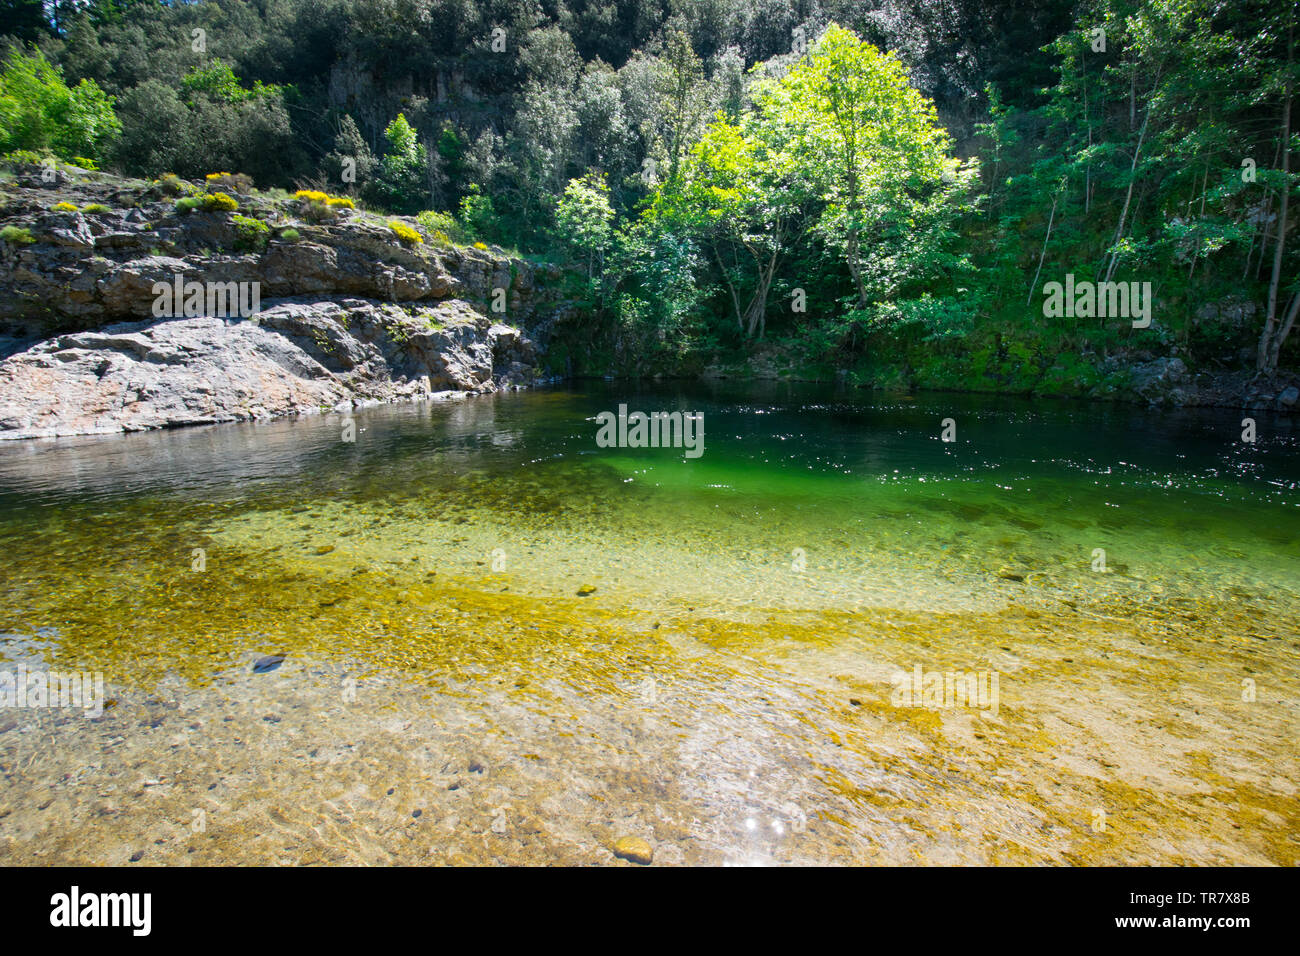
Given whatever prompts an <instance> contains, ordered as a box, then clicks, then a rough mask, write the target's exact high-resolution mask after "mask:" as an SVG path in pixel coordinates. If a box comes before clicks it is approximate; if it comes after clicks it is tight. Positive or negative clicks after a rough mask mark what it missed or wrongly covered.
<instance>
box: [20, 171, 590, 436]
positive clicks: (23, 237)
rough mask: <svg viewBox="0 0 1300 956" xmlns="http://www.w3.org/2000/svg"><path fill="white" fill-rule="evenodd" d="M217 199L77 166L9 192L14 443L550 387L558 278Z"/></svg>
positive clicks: (268, 205) (250, 201) (384, 231)
mask: <svg viewBox="0 0 1300 956" xmlns="http://www.w3.org/2000/svg"><path fill="white" fill-rule="evenodd" d="M212 193H213V190H212V188H211V185H210V184H209V186H208V188H207V190H206V191H205V190H204V189H203V188H202V187H200V186H198V185H196V184H186V183H181V182H179V181H177V180H175V179H171V180H169V181H164V182H161V183H147V182H140V181H130V180H121V179H116V178H114V177H111V176H107V175H105V174H101V173H94V172H88V171H83V170H77V169H75V168H70V167H63V166H59V167H57V168H56V169H42V168H40V167H36V166H27V167H20V168H18V169H17V171H16V173H15V174H14V175H13V176H12V178H10V179H8V180H7V181H4V182H0V202H3V207H2V208H0V438H28V437H38V436H56V435H76V434H91V433H102V432H116V431H132V430H139V429H147V428H164V427H171V426H179V425H190V424H206V423H215V422H227V421H239V420H248V419H258V418H268V417H273V416H277V415H285V414H294V413H304V412H311V411H317V410H321V409H334V408H341V407H349V406H351V405H353V404H358V403H365V402H376V401H395V400H410V399H418V398H422V397H427V396H435V395H437V394H438V393H442V392H449V391H472V392H485V391H493V390H495V389H498V388H503V387H522V386H526V385H529V384H531V383H533V382H535V381H537V380H538V378H539V377H540V376H542V375H543V374H544V373H543V371H542V369H541V365H540V361H539V352H538V347H537V344H536V341H537V340H542V341H544V339H545V334H546V329H547V328H548V327H549V324H550V322H551V321H552V319H553V318H554V317H555V315H556V314H557V313H561V312H563V310H564V308H565V306H564V303H563V301H562V299H561V296H560V292H559V289H560V285H561V280H562V279H563V276H562V275H561V273H560V270H559V269H558V268H556V267H550V266H537V265H534V264H533V263H530V262H528V261H526V260H523V259H519V258H513V257H510V256H508V255H506V254H505V253H504V252H502V251H501V250H497V249H489V248H486V247H481V248H467V247H463V246H455V245H452V244H451V243H448V242H446V241H443V242H437V241H436V237H432V236H429V237H425V236H423V235H422V234H421V233H419V232H418V231H414V230H416V224H415V223H414V222H412V221H411V220H403V219H399V218H397V217H380V216H376V215H373V214H370V213H366V212H362V211H358V210H354V209H349V208H346V206H345V205H341V204H340V205H337V206H326V205H325V204H324V203H322V202H309V201H307V200H301V199H295V198H294V197H290V196H288V195H287V194H283V193H281V194H276V195H268V194H262V193H255V192H253V191H252V190H251V189H247V188H246V187H245V188H244V189H243V191H234V192H232V193H230V194H229V197H230V199H231V200H233V201H234V202H235V203H237V206H238V208H237V210H232V209H229V208H221V206H225V207H228V206H229V205H230V202H228V201H227V200H224V199H223V200H220V201H219V202H220V203H221V206H218V204H217V202H213V201H209V200H208V197H209V196H211V195H212ZM187 198H188V199H190V200H191V201H190V202H188V203H187V202H184V201H183V200H185V199H187ZM187 206H189V207H193V208H186V207H187ZM205 207H208V208H205ZM393 223H397V224H398V227H397V228H394V226H393ZM402 226H405V227H406V229H407V230H413V231H407V232H403V230H402V228H401V227H402ZM417 236H418V237H419V238H422V239H425V241H419V239H417V238H416V237H417ZM167 287H172V288H175V289H176V291H177V292H178V293H183V294H179V295H177V296H175V297H173V296H172V295H171V294H170V289H168V288H167ZM191 291H196V292H197V293H198V294H197V295H195V296H194V297H193V298H191V297H190V295H189V293H190V292H191ZM241 292H242V293H244V297H243V300H242V303H243V305H244V306H248V305H249V304H250V301H249V300H250V299H251V300H252V301H253V303H254V306H255V309H256V311H255V313H254V312H253V310H252V309H249V308H243V309H240V308H239V307H238V304H239V303H240V301H241V300H240V298H239V294H240V293H241ZM250 292H251V295H250V294H249V293H250ZM160 293H165V294H160ZM214 293H215V296H214ZM173 298H175V301H174V302H173V301H172V300H173Z"/></svg>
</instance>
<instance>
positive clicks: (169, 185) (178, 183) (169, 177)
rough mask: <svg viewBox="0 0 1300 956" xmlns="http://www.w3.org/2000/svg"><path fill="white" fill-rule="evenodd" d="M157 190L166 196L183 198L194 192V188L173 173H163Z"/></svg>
mask: <svg viewBox="0 0 1300 956" xmlns="http://www.w3.org/2000/svg"><path fill="white" fill-rule="evenodd" d="M158 188H159V189H161V190H162V191H163V192H164V193H166V194H167V195H168V196H184V195H185V194H186V193H192V192H194V187H193V186H191V185H190V184H189V183H187V182H186V181H185V180H183V179H181V178H180V177H179V176H177V175H176V174H175V173H164V174H163V176H162V178H161V179H159V180H158Z"/></svg>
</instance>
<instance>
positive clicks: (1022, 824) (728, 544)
mask: <svg viewBox="0 0 1300 956" xmlns="http://www.w3.org/2000/svg"><path fill="white" fill-rule="evenodd" d="M620 403H624V404H626V405H628V407H629V408H630V409H632V410H641V411H645V412H652V411H673V410H682V411H693V412H700V413H703V415H704V432H705V452H704V454H703V455H702V456H701V457H699V458H698V459H691V458H687V457H686V456H685V455H684V454H683V452H682V450H672V449H613V448H611V449H605V448H599V447H597V445H596V441H595V436H596V431H597V423H596V421H595V417H596V415H597V414H598V413H599V412H601V411H605V410H614V409H617V407H618V405H619V404H620ZM1256 414H1257V417H1258V422H1259V426H1258V431H1259V437H1258V440H1257V441H1256V442H1255V443H1254V444H1249V443H1243V442H1242V441H1241V430H1242V429H1241V417H1242V413H1239V412H1232V411H1223V410H1184V411H1179V412H1158V411H1149V410H1145V409H1138V408H1133V407H1127V406H1116V407H1108V406H1098V405H1085V404H1072V403H1063V402H1050V403H1032V402H1028V401H1023V400H1011V399H987V398H971V397H960V396H946V395H918V396H908V397H898V396H892V397H882V396H880V395H871V394H866V393H860V392H852V391H843V390H840V391H837V390H834V389H829V388H818V387H798V386H789V385H770V386H745V387H741V386H728V385H725V384H722V385H712V386H710V385H696V386H690V387H687V388H681V387H669V386H663V387H630V386H622V385H614V384H608V385H607V384H599V385H589V386H584V387H581V388H575V389H553V390H541V391H535V392H526V393H516V394H502V395H497V396H490V397H477V398H466V399H462V400H459V401H455V402H451V403H445V404H434V403H426V404H421V405H412V406H405V407H387V408H380V409H372V410H369V411H365V412H359V413H357V416H356V423H357V430H358V431H357V436H356V441H355V442H345V441H342V440H341V436H342V418H341V417H340V416H337V415H325V416H320V417H314V418H305V419H299V420H294V421H281V422H275V423H270V424H260V425H226V426H217V427H211V428H200V429H188V430H182V431H174V432H165V433H151V434H140V435H129V436H122V437H113V438H93V439H62V440H54V441H40V442H25V443H6V444H4V445H0V550H2V551H3V554H4V555H5V559H4V562H3V564H2V565H0V594H3V606H2V607H0V630H2V631H3V632H4V634H5V637H4V639H3V643H0V651H2V652H3V654H4V656H5V658H6V659H7V660H8V661H9V662H10V664H9V666H12V665H13V664H14V663H16V662H19V661H23V662H27V663H29V664H31V665H32V666H43V667H48V668H61V669H73V668H76V669H79V670H93V671H101V672H103V674H104V676H105V680H106V681H107V683H108V685H109V695H110V697H112V698H113V700H114V701H115V705H114V706H112V707H110V708H109V709H108V710H107V711H106V712H105V714H104V716H103V717H102V718H99V719H94V720H87V719H85V718H84V717H82V716H80V715H74V714H70V713H68V712H67V711H59V710H44V711H40V710H2V711H0V729H2V730H3V732H2V733H0V765H2V767H3V773H4V777H5V781H6V783H5V788H4V791H3V796H2V797H0V856H3V858H4V860H5V861H6V862H11V863H22V862H41V863H46V862H91V863H98V862H103V863H115V862H124V861H125V860H127V859H128V858H130V857H131V856H132V855H135V854H137V853H142V854H143V855H142V856H141V860H142V862H153V863H158V862H173V863H174V862H185V861H193V862H200V863H212V862H276V861H281V862H422V861H429V862H456V863H466V862H495V861H499V862H524V863H542V862H563V863H581V862H595V863H604V862H613V861H614V858H613V856H612V855H611V853H610V852H609V849H608V847H609V846H610V844H611V843H612V842H613V840H615V839H617V838H618V837H620V836H624V835H638V836H643V837H645V838H647V839H649V840H650V841H651V842H652V843H653V844H654V845H655V846H656V857H655V860H656V864H659V863H661V862H662V863H673V862H700V863H723V862H726V863H764V862H836V863H839V862H857V863H871V862H881V863H903V862H923V863H954V862H969V863H1031V862H1058V863H1063V862H1071V863H1172V862H1189V863H1276V864H1284V865H1291V864H1294V863H1296V862H1297V861H1300V842H1298V841H1300V837H1298V836H1297V832H1298V831H1300V801H1298V799H1297V785H1298V783H1300V780H1298V777H1300V769H1298V766H1297V760H1296V757H1297V754H1296V745H1295V741H1296V736H1297V733H1296V732H1297V729H1300V677H1298V674H1297V660H1298V658H1300V647H1298V642H1297V629H1296V624H1297V620H1298V619H1300V574H1298V573H1297V568H1300V562H1298V561H1297V558H1300V534H1298V532H1300V488H1297V481H1298V480H1300V467H1298V466H1300V436H1298V435H1297V432H1296V430H1295V424H1294V422H1293V421H1292V420H1290V419H1286V418H1281V417H1269V416H1265V415H1263V414H1260V413H1256ZM947 418H951V419H952V420H953V424H954V426H955V441H951V442H945V441H942V440H941V434H942V431H943V420H944V419H947ZM198 567H201V568H202V570H196V568H198ZM592 587H594V588H595V591H594V592H592V593H590V594H586V595H585V596H582V595H580V594H579V591H580V590H586V589H589V588H592ZM265 654H286V655H287V656H288V657H287V660H286V663H285V664H284V665H283V666H282V667H280V668H279V669H277V670H275V671H272V672H269V673H256V674H255V673H253V672H252V671H251V667H250V662H251V661H252V660H254V659H256V658H258V657H260V656H262V655H265ZM916 667H920V668H921V669H922V670H923V671H924V672H941V673H942V672H947V673H953V672H962V673H970V672H980V673H984V674H989V673H996V674H997V675H998V677H999V684H998V687H999V697H1000V699H999V705H998V707H997V709H996V713H995V712H994V711H993V710H992V709H991V708H983V709H981V708H978V707H971V706H961V705H958V706H946V707H942V708H925V707H903V706H896V701H895V700H894V699H893V691H894V686H895V685H894V683H892V679H893V678H894V675H896V674H898V673H899V672H913V670H914V668H916ZM416 811H419V813H418V815H416Z"/></svg>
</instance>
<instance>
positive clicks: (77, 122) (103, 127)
mask: <svg viewBox="0 0 1300 956" xmlns="http://www.w3.org/2000/svg"><path fill="white" fill-rule="evenodd" d="M121 132H122V124H121V123H120V122H118V119H117V116H116V115H115V114H114V112H113V97H111V96H109V95H108V94H107V93H105V92H104V91H103V90H102V89H101V88H100V87H99V85H98V84H97V83H96V82H95V81H94V80H89V79H86V80H82V81H81V82H80V83H78V84H77V85H76V86H74V87H69V86H68V85H67V83H65V82H64V79H63V71H62V70H61V69H60V68H59V67H58V66H56V65H54V64H52V63H50V62H49V60H47V59H46V58H45V54H44V53H42V52H40V51H39V50H33V52H32V53H30V54H28V53H26V52H24V51H23V50H22V48H21V47H19V46H16V45H15V46H11V47H10V48H9V51H8V55H7V56H6V57H5V59H4V62H3V63H0V150H10V149H27V150H50V151H52V152H54V153H57V154H58V155H59V156H64V157H68V156H85V155H87V154H88V155H90V156H104V155H106V154H107V153H108V152H109V150H110V148H111V147H112V144H113V141H114V140H116V139H117V137H118V136H119V135H120V134H121Z"/></svg>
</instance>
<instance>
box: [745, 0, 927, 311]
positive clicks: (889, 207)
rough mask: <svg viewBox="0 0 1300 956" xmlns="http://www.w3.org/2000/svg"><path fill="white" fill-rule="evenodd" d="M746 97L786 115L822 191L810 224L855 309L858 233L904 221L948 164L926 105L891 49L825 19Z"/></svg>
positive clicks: (860, 303) (806, 172)
mask: <svg viewBox="0 0 1300 956" xmlns="http://www.w3.org/2000/svg"><path fill="white" fill-rule="evenodd" d="M756 96H757V97H759V98H761V99H763V100H764V102H765V105H764V109H765V111H766V112H767V113H768V114H769V115H774V114H778V115H784V116H789V117H791V120H790V122H791V126H792V130H791V131H792V135H793V137H794V139H795V144H794V146H793V148H794V149H795V151H796V152H797V154H798V156H799V159H800V164H801V170H800V174H801V176H802V177H803V178H804V179H805V181H807V182H812V183H818V184H820V185H821V187H822V188H823V189H824V192H825V196H826V199H827V204H826V208H825V211H824V213H823V214H822V216H821V219H820V221H819V223H818V229H819V231H820V233H821V234H822V235H823V237H824V238H825V239H826V240H827V241H828V242H830V243H831V244H832V245H834V246H836V247H837V248H839V249H840V250H841V251H842V253H843V255H844V260H845V264H846V266H847V267H848V270H849V274H850V275H851V277H852V280H853V284H854V288H855V290H856V305H857V308H859V309H863V308H865V307H866V306H867V305H868V301H869V298H868V288H867V283H866V277H865V275H864V270H863V240H864V236H868V237H870V236H872V235H874V236H881V235H884V234H885V233H886V232H888V231H889V230H891V229H897V228H898V227H899V226H900V225H905V224H906V222H907V220H908V218H909V216H910V215H911V214H912V213H913V212H914V211H917V210H919V209H920V208H921V206H922V205H923V204H924V203H925V200H926V198H927V197H928V196H930V195H933V194H934V192H935V191H936V190H937V189H938V187H939V185H940V183H941V180H942V177H943V175H944V173H945V170H946V169H947V168H948V167H947V165H946V159H947V150H948V145H949V141H948V136H947V134H946V133H945V132H944V131H943V128H942V127H941V126H940V125H939V122H938V117H937V116H936V115H935V111H934V104H933V103H931V102H930V101H929V100H927V99H926V98H925V97H924V96H922V95H921V94H920V93H919V92H917V91H916V90H915V89H913V88H912V86H911V85H910V84H909V83H908V75H907V70H906V69H905V68H904V67H903V64H902V63H900V62H899V61H898V60H897V59H896V58H895V57H893V56H892V55H889V54H884V53H881V52H880V51H879V50H877V49H876V48H875V47H873V46H871V45H870V44H868V43H864V42H863V41H861V40H859V39H858V37H857V36H855V35H854V34H853V33H851V32H850V31H848V30H845V29H843V28H841V27H839V26H837V25H835V24H831V25H830V26H829V27H828V28H827V29H826V32H825V33H823V34H822V36H821V37H820V38H819V39H818V40H817V42H816V43H815V44H814V45H813V47H812V48H811V50H810V51H809V57H808V58H807V59H806V60H804V61H802V62H800V63H798V64H797V65H796V66H795V67H794V68H793V69H791V70H790V72H789V73H788V74H786V75H785V76H784V77H782V78H781V79H779V80H777V81H776V82H775V83H770V84H768V85H766V86H765V87H763V88H761V89H760V90H759V92H758V93H757V94H756Z"/></svg>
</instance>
